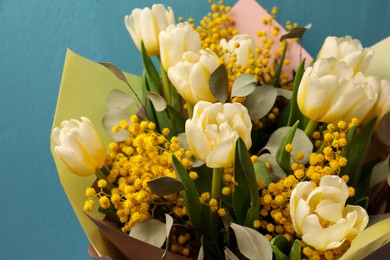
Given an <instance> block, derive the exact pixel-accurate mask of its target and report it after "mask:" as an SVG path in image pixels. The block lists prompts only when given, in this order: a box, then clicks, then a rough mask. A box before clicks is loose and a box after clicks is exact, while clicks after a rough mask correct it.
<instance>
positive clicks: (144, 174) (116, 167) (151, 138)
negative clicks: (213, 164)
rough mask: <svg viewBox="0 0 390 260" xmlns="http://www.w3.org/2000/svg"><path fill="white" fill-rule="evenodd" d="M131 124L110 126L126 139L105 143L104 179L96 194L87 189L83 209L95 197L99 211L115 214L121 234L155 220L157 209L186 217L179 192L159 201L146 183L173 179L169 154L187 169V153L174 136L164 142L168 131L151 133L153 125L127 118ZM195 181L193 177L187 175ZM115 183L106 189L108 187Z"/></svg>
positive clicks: (100, 181)
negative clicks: (106, 157)
mask: <svg viewBox="0 0 390 260" xmlns="http://www.w3.org/2000/svg"><path fill="white" fill-rule="evenodd" d="M130 122H131V124H128V123H127V121H125V120H122V121H121V122H120V123H119V125H117V126H114V127H113V132H117V131H118V130H119V129H124V130H126V131H128V132H129V133H130V136H129V137H128V138H127V139H126V140H125V141H124V142H121V143H115V142H112V143H110V144H109V148H110V154H109V156H108V159H107V161H108V162H107V165H109V166H110V171H109V174H108V175H107V176H106V179H100V180H99V181H98V182H97V186H98V187H97V189H98V190H100V191H99V192H96V191H95V189H94V188H88V189H87V190H86V195H87V196H88V197H89V199H88V200H87V201H86V203H85V207H84V210H85V211H90V210H91V209H92V207H93V199H92V197H94V196H98V197H99V204H100V206H101V207H102V208H103V209H111V210H114V211H115V212H116V217H117V218H118V219H119V221H120V222H121V223H123V227H122V231H123V232H128V231H129V230H130V229H131V228H132V226H134V224H136V223H138V222H141V221H144V220H146V219H150V218H151V217H154V218H156V216H155V215H153V214H155V213H157V209H156V208H157V207H158V206H160V205H161V206H164V207H166V208H167V209H169V210H170V211H171V212H173V213H174V214H175V215H176V216H177V217H183V216H185V215H186V208H185V206H184V200H183V198H182V196H181V194H180V193H178V194H172V195H168V196H164V198H160V197H159V196H158V195H156V194H154V193H152V191H151V190H150V188H149V186H148V184H147V183H148V182H149V181H151V180H153V179H156V178H159V177H163V176H168V177H172V178H176V173H175V170H174V168H173V165H172V157H171V156H172V153H173V154H175V155H176V157H177V158H178V159H179V160H180V161H181V163H182V164H183V166H184V167H185V168H186V169H187V170H189V169H190V168H191V167H192V162H191V161H190V160H189V158H190V157H192V154H191V152H189V151H185V150H184V149H183V148H179V145H178V143H179V141H178V138H177V137H175V136H174V137H172V138H171V139H170V140H168V139H167V136H168V135H169V130H168V129H164V130H163V131H162V132H163V134H159V133H157V132H156V131H155V127H156V126H155V124H154V123H153V122H148V121H141V122H139V119H138V117H137V116H135V115H133V116H131V118H130ZM190 176H192V178H196V177H197V175H196V174H193V173H192V174H190ZM112 184H115V185H113V186H111V187H114V186H115V188H108V187H109V185H112Z"/></svg>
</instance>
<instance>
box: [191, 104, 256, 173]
mask: <svg viewBox="0 0 390 260" xmlns="http://www.w3.org/2000/svg"><path fill="white" fill-rule="evenodd" d="M185 128H186V130H185V132H186V135H187V139H188V143H189V145H190V148H191V151H192V152H193V154H194V155H195V157H196V158H198V159H199V160H201V161H202V162H205V163H206V165H207V166H208V167H210V168H221V167H224V166H227V165H231V164H232V163H233V161H234V152H235V144H236V141H237V139H238V137H241V138H242V139H243V141H244V143H245V145H246V147H247V148H248V149H249V148H250V147H251V145H252V140H251V129H252V122H251V120H250V117H249V114H248V110H247V109H246V108H245V107H244V106H243V105H241V104H239V103H226V104H222V103H214V104H213V103H209V102H206V101H200V102H199V103H197V104H196V105H195V107H194V114H193V117H192V119H188V120H187V122H186V127H185Z"/></svg>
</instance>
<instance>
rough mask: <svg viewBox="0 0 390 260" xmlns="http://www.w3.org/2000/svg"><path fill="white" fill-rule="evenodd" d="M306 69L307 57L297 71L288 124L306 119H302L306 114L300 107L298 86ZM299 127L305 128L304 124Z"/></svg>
mask: <svg viewBox="0 0 390 260" xmlns="http://www.w3.org/2000/svg"><path fill="white" fill-rule="evenodd" d="M304 71H305V59H303V60H302V61H301V63H300V64H299V67H298V70H297V73H296V74H295V77H294V84H293V93H292V97H291V100H290V103H289V110H290V114H289V116H288V121H287V126H292V125H293V124H294V123H295V122H296V121H298V120H299V121H300V122H302V123H303V121H304V120H302V119H303V118H304V116H303V115H302V113H301V111H300V110H299V107H298V88H299V84H300V83H301V80H302V77H303V73H304ZM302 123H301V124H302ZM299 127H300V128H301V129H303V125H300V126H299Z"/></svg>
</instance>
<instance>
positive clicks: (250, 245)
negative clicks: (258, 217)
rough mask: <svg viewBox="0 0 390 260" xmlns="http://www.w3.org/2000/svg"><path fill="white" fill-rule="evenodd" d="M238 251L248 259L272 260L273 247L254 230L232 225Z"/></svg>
mask: <svg viewBox="0 0 390 260" xmlns="http://www.w3.org/2000/svg"><path fill="white" fill-rule="evenodd" d="M230 227H231V228H232V229H233V231H234V234H235V236H236V239H237V245H238V249H239V250H240V252H241V254H243V255H244V256H245V257H246V258H248V259H272V247H271V244H270V242H269V241H268V239H267V238H265V236H263V235H262V234H260V233H259V232H257V231H256V230H254V229H251V228H248V227H244V226H240V225H237V224H235V223H231V224H230Z"/></svg>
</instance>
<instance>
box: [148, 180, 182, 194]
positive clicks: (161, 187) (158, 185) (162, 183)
mask: <svg viewBox="0 0 390 260" xmlns="http://www.w3.org/2000/svg"><path fill="white" fill-rule="evenodd" d="M147 183H148V186H149V188H150V189H151V190H152V192H153V193H156V194H157V195H159V196H165V195H169V194H172V193H176V192H179V191H182V190H184V189H185V187H184V185H183V183H181V182H180V181H178V180H176V179H174V178H171V177H167V176H163V177H160V178H157V179H154V180H151V181H148V182H147Z"/></svg>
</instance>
